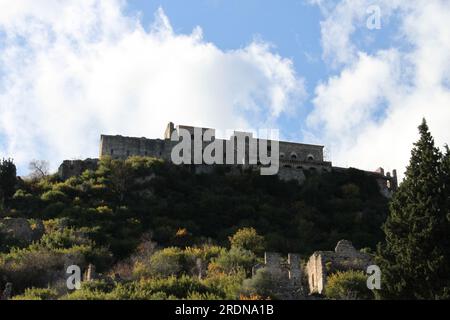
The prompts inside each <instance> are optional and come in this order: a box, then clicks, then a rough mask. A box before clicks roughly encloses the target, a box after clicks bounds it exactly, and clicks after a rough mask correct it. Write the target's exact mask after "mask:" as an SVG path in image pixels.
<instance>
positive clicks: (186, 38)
mask: <svg viewBox="0 0 450 320" xmlns="http://www.w3.org/2000/svg"><path fill="white" fill-rule="evenodd" d="M0 6H1V7H2V11H1V12H0V53H1V59H0V116H1V117H0V157H4V156H6V157H13V158H14V159H15V160H16V162H17V164H18V166H19V172H20V173H21V174H26V172H27V163H28V162H29V160H30V159H46V160H49V161H50V162H51V165H52V168H53V169H55V168H56V167H57V166H58V164H59V163H60V161H61V160H63V159H71V158H86V157H95V156H97V152H98V146H97V145H98V137H99V135H100V134H101V133H109V134H123V135H135V136H147V137H160V136H161V135H162V132H163V130H164V126H165V124H166V122H167V121H169V120H171V121H174V122H175V123H177V124H178V123H183V124H194V125H204V126H208V127H216V128H219V129H224V130H225V129H233V128H239V129H245V128H249V129H250V128H251V129H257V128H261V127H270V128H276V129H279V130H280V133H281V136H282V137H283V138H285V139H289V140H300V141H304V142H310V143H320V144H323V145H325V146H326V148H327V149H328V155H329V160H332V161H333V163H334V164H335V165H339V166H354V167H358V168H362V169H366V170H374V169H376V167H378V166H383V167H385V168H386V169H388V170H392V169H394V168H396V169H398V170H399V172H400V174H401V173H402V171H403V169H404V167H405V165H406V164H407V162H408V158H409V150H410V148H411V146H412V143H413V142H414V141H415V139H417V130H416V127H417V125H418V124H419V123H420V120H421V118H422V117H426V118H427V120H428V122H429V124H430V127H431V129H432V133H433V134H434V135H435V137H436V142H437V144H438V145H439V146H442V145H443V144H444V143H446V142H448V140H449V139H450V130H448V122H449V121H448V120H450V111H449V110H450V88H449V86H448V83H450V34H449V31H448V27H447V25H448V21H449V20H450V3H449V2H448V1H446V0H436V1H433V2H430V1H423V0H413V1H401V0H391V1H388V0H379V1H369V0H355V1H347V0H298V1H282V2H281V1H274V0H271V1H269V0H264V1H257V0H246V1H237V0H229V1H222V0H202V1H200V0H198V1H180V0H178V1H175V0H171V1H163V0H161V1H153V0H128V1H126V0H110V1H104V0H89V1H88V0H86V1H75V0H68V1H64V2H60V1H55V0H42V1H40V2H39V4H37V3H36V1H32V0H22V1H15V2H11V1H7V0H0ZM374 6H375V9H377V10H379V11H378V12H379V16H375V18H379V21H380V28H376V29H373V28H372V29H370V28H368V26H367V23H368V20H369V19H371V18H373V17H374V15H373V14H374V11H373V8H374ZM197 27H199V28H200V29H198V28H197ZM196 28H197V29H196ZM199 30H201V31H199Z"/></svg>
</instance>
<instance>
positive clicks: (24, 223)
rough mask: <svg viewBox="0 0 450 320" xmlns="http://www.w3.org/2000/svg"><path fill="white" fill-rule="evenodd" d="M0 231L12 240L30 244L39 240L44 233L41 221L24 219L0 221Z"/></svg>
mask: <svg viewBox="0 0 450 320" xmlns="http://www.w3.org/2000/svg"><path fill="white" fill-rule="evenodd" d="M0 230H1V231H2V232H3V233H4V234H6V236H8V237H11V238H13V239H16V240H19V241H23V242H26V243H31V242H33V241H37V240H39V239H40V238H41V237H42V235H43V234H44V232H45V228H44V224H43V223H42V221H41V220H33V221H30V220H27V219H25V218H5V219H0Z"/></svg>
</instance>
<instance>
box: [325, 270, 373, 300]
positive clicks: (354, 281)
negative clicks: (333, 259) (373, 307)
mask: <svg viewBox="0 0 450 320" xmlns="http://www.w3.org/2000/svg"><path fill="white" fill-rule="evenodd" d="M366 281H367V276H366V275H365V274H364V272H363V271H356V270H348V271H342V272H337V273H333V274H331V275H330V276H328V278H327V286H326V288H325V296H326V297H327V298H329V299H336V300H372V299H373V298H374V294H373V292H372V291H371V290H369V289H368V288H367V283H366Z"/></svg>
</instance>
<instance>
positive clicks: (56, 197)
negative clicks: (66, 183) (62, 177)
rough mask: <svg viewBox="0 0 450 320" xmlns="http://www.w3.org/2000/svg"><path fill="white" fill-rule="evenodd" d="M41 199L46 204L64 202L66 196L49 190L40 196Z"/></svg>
mask: <svg viewBox="0 0 450 320" xmlns="http://www.w3.org/2000/svg"><path fill="white" fill-rule="evenodd" d="M41 199H42V200H44V201H48V202H55V201H61V202H65V201H66V200H67V196H66V194H65V193H63V192H61V191H58V190H50V191H47V192H45V193H44V194H42V196H41Z"/></svg>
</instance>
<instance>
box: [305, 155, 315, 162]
mask: <svg viewBox="0 0 450 320" xmlns="http://www.w3.org/2000/svg"><path fill="white" fill-rule="evenodd" d="M306 160H308V161H314V156H313V155H312V154H308V156H307V157H306Z"/></svg>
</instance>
